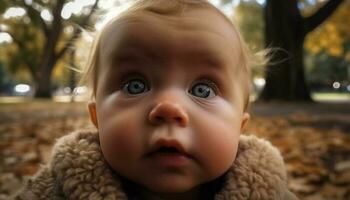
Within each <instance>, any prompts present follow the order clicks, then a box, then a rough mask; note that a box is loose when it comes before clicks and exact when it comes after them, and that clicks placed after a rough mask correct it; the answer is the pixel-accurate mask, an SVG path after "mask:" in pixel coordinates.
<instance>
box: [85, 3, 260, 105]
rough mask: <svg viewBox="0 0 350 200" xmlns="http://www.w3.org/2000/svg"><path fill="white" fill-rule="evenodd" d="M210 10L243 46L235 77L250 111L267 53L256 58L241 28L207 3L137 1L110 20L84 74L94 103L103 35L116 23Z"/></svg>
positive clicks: (99, 33) (91, 53)
mask: <svg viewBox="0 0 350 200" xmlns="http://www.w3.org/2000/svg"><path fill="white" fill-rule="evenodd" d="M189 7H190V8H191V7H194V8H209V9H212V10H214V11H216V12H217V13H218V14H220V15H221V16H222V17H223V19H224V20H226V21H227V22H228V23H229V24H231V25H232V27H233V30H234V34H235V35H236V37H237V38H238V42H239V46H240V50H241V51H240V52H239V54H240V55H239V56H240V63H239V67H232V68H236V70H235V71H233V72H232V73H235V74H237V75H239V76H240V77H241V81H242V82H243V85H244V89H243V92H244V102H245V103H244V111H246V110H248V107H249V96H250V90H251V66H252V65H264V64H265V63H266V62H265V54H266V53H265V52H264V51H262V52H260V53H258V54H253V53H251V52H250V50H249V49H248V48H247V45H246V43H245V42H244V40H243V38H242V36H241V34H240V32H239V31H238V28H237V27H236V26H235V24H234V23H232V21H231V20H230V19H229V18H228V17H227V16H226V15H224V14H223V13H222V12H221V11H220V10H219V9H218V8H216V7H215V6H214V5H212V4H211V3H209V2H208V1H207V0H135V1H134V2H133V3H132V4H131V5H130V6H129V7H128V8H127V9H126V10H125V11H124V12H122V13H120V14H118V15H117V16H114V17H113V18H112V19H110V20H109V21H108V22H107V23H106V24H105V25H104V27H103V28H102V30H101V31H99V32H98V33H97V35H96V36H95V40H94V42H93V44H92V48H91V51H90V54H89V58H88V61H87V64H86V66H85V68H84V69H83V72H82V78H81V80H80V85H86V86H88V88H90V89H91V98H92V99H94V98H95V96H96V89H97V77H98V62H99V46H100V42H101V35H102V34H103V32H104V31H105V30H106V29H107V28H108V27H109V26H110V25H111V24H114V23H115V22H118V21H119V20H122V19H125V18H127V17H129V16H132V15H133V14H135V13H137V12H140V11H147V12H152V13H156V14H160V15H176V14H179V13H182V12H185V10H186V9H187V8H189Z"/></svg>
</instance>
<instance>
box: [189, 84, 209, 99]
mask: <svg viewBox="0 0 350 200" xmlns="http://www.w3.org/2000/svg"><path fill="white" fill-rule="evenodd" d="M189 92H190V94H192V95H193V96H196V97H200V98H211V97H214V96H216V93H215V91H214V89H213V88H212V87H210V86H209V85H208V84H205V83H197V84H195V85H194V86H193V87H192V88H191V89H190V91H189Z"/></svg>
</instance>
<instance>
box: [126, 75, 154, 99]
mask: <svg viewBox="0 0 350 200" xmlns="http://www.w3.org/2000/svg"><path fill="white" fill-rule="evenodd" d="M122 89H123V91H124V92H125V93H127V94H131V95H136V94H141V93H143V92H147V91H148V90H149V89H148V87H147V86H146V83H145V82H144V81H143V80H141V79H132V80H130V81H128V82H126V83H125V84H124V85H123V88H122Z"/></svg>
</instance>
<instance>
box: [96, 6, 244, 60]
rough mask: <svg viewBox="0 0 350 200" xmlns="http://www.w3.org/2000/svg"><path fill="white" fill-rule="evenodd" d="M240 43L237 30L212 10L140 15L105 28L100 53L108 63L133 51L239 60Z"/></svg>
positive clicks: (131, 14)
mask: <svg viewBox="0 0 350 200" xmlns="http://www.w3.org/2000/svg"><path fill="white" fill-rule="evenodd" d="M238 41H239V40H238V37H237V35H236V32H235V29H234V28H233V27H232V26H231V25H230V24H229V23H228V22H227V21H226V20H225V18H224V17H223V16H220V14H218V13H217V12H216V11H215V10H213V9H208V8H198V9H192V10H189V11H187V12H183V13H182V14H181V15H180V14H177V15H176V14H172V15H162V14H159V13H153V12H149V11H137V12H133V13H129V14H126V15H124V16H122V17H121V18H117V19H116V20H114V21H112V22H110V23H109V24H108V25H107V26H106V28H105V29H104V30H103V33H102V36H101V42H100V50H101V56H103V57H104V58H105V59H109V58H110V57H111V56H113V55H114V54H115V53H117V52H120V51H122V50H126V49H128V48H129V49H130V48H134V49H136V50H137V49H138V50H150V51H151V50H152V51H155V50H157V51H158V52H159V51H160V52H163V51H164V53H165V51H166V50H169V51H170V50H180V51H183V52H185V50H188V51H189V52H192V53H197V54H202V53H209V52H212V53H213V54H223V55H224V54H230V57H231V58H235V59H236V60H237V59H238V52H239V50H238V49H239V48H241V47H240V43H239V42H238Z"/></svg>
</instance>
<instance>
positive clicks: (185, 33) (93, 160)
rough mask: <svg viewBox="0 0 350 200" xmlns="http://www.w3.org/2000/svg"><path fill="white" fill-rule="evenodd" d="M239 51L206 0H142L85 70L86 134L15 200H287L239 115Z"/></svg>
mask: <svg viewBox="0 0 350 200" xmlns="http://www.w3.org/2000/svg"><path fill="white" fill-rule="evenodd" d="M249 58H250V56H249V55H248V51H247V50H246V47H245V44H244V42H243V40H242V39H241V36H240V34H239V33H238V31H237V28H236V27H235V26H234V25H233V24H232V23H231V21H230V20H229V19H228V18H226V17H225V16H224V15H223V14H222V13H221V12H220V11H219V10H218V9H216V8H215V7H214V6H212V5H211V4H209V3H208V2H206V1H204V0H140V1H136V2H135V3H134V4H133V5H132V6H131V7H130V8H129V9H128V10H127V11H125V12H124V13H122V14H121V15H119V16H118V17H116V18H114V19H113V20H111V21H110V22H109V23H108V24H107V25H106V26H105V28H103V30H102V31H101V32H100V34H99V35H98V37H97V38H96V40H95V45H94V47H93V49H92V54H91V61H90V64H89V65H88V67H87V69H86V72H85V74H84V79H85V80H87V81H88V83H89V84H90V86H91V88H92V91H93V101H92V102H91V103H89V113H90V117H91V120H92V122H93V124H94V125H95V126H96V128H97V131H96V130H85V131H77V132H75V133H73V134H70V135H68V136H65V137H63V138H61V139H60V140H58V142H57V144H56V145H55V147H54V150H53V156H52V159H51V161H50V162H49V163H48V164H47V165H45V166H43V167H42V168H41V169H40V171H39V172H38V173H37V174H36V175H35V176H34V177H33V178H32V179H30V180H29V181H28V182H27V184H26V186H25V188H24V189H23V190H22V191H21V192H20V193H19V194H18V195H17V196H16V197H15V198H16V199H118V200H119V199H150V200H153V199H171V200H175V199H181V200H186V199H191V200H195V199H220V200H223V199H227V200H229V199H236V200H238V199H256V200H257V199H281V200H282V199H283V200H285V199H296V197H295V196H294V195H293V194H292V193H290V192H289V191H288V189H287V184H286V172H285V167H284V164H283V159H282V157H281V155H280V153H279V152H278V150H277V149H276V148H274V147H272V146H271V145H270V143H268V142H266V141H264V140H261V139H257V138H256V137H253V136H243V135H241V133H242V132H243V130H244V128H245V127H246V125H247V122H248V120H249V114H248V111H247V109H248V104H249V88H250V69H249V65H250V63H249Z"/></svg>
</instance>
